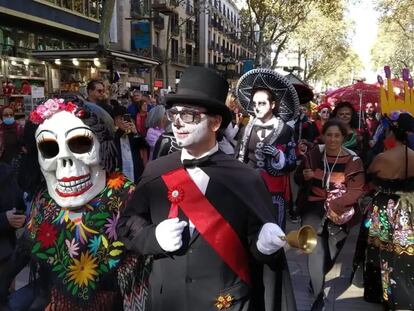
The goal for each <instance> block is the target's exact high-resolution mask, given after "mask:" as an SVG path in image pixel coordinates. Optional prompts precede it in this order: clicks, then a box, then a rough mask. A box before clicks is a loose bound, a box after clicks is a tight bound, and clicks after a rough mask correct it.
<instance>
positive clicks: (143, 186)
mask: <svg viewBox="0 0 414 311" xmlns="http://www.w3.org/2000/svg"><path fill="white" fill-rule="evenodd" d="M180 155H181V153H180V152H176V153H173V154H170V155H168V156H165V157H162V158H160V159H158V160H155V161H153V162H150V163H149V164H148V166H147V167H146V169H145V171H144V174H143V176H142V180H141V181H140V183H139V184H138V187H137V190H136V192H135V194H134V197H133V199H132V200H131V202H130V204H129V205H128V207H127V208H126V210H125V212H124V214H123V215H122V216H121V219H120V225H119V233H120V235H121V236H123V237H124V242H125V244H126V246H127V247H128V248H130V249H131V250H133V251H135V252H137V253H139V254H142V255H153V256H154V262H153V266H152V272H151V275H150V286H151V308H150V309H149V310H154V311H158V310H159V311H162V310H171V311H175V310H176V311H192V310H200V311H204V310H206V311H207V310H211V311H213V310H217V308H216V307H215V306H214V302H215V300H216V299H217V297H218V296H219V295H222V294H224V295H225V294H230V295H232V296H233V297H234V298H235V303H234V304H233V307H232V308H231V309H229V310H257V311H260V310H264V309H262V307H259V305H260V306H263V305H264V302H263V301H261V299H263V292H262V293H261V294H262V298H261V299H256V298H255V297H253V294H252V293H254V292H255V290H254V288H253V289H252V288H251V287H250V286H249V285H248V284H246V283H244V282H243V281H241V280H240V278H239V277H238V276H237V275H236V274H235V273H234V272H233V271H232V270H231V269H230V268H229V267H228V266H227V265H226V264H225V263H224V262H223V261H222V260H221V258H220V257H219V256H218V255H217V253H216V252H215V251H214V249H213V248H212V247H211V246H210V245H209V244H208V243H207V242H206V240H205V239H204V238H203V237H202V236H201V235H200V234H199V233H198V232H197V231H195V232H194V233H193V235H192V237H191V238H190V236H189V232H188V229H187V228H186V230H185V231H184V233H183V246H182V247H181V249H180V250H178V251H177V252H174V253H166V252H164V251H163V250H162V249H161V247H160V246H159V244H158V242H157V240H156V237H155V228H156V226H157V225H158V224H159V223H160V222H161V221H163V220H165V219H167V217H168V212H169V209H170V205H171V204H170V202H169V201H168V198H167V187H166V185H165V184H164V182H163V180H162V179H161V175H162V174H164V173H167V172H169V171H171V170H173V169H176V168H178V167H181V161H180ZM201 169H202V170H203V171H204V172H205V173H206V174H207V175H208V176H209V177H210V181H209V183H208V186H207V189H206V194H205V196H206V197H207V199H208V200H209V201H210V202H211V203H212V205H213V206H214V207H215V208H216V209H217V210H218V211H219V213H220V214H221V215H222V216H223V217H224V218H225V219H226V221H227V222H228V223H229V224H230V225H231V226H232V228H233V229H234V230H235V232H236V233H237V234H238V236H239V238H240V240H241V242H242V243H243V244H244V246H245V248H246V249H247V250H248V251H249V252H250V254H251V256H250V261H251V262H250V264H251V265H252V273H253V274H256V273H257V271H256V270H257V269H256V265H255V263H256V262H257V261H260V262H269V263H271V262H274V261H275V258H277V257H279V255H280V252H278V253H276V254H275V255H273V256H265V255H262V254H260V253H259V251H258V250H257V248H256V241H257V237H258V234H259V231H260V229H261V226H262V225H263V224H264V223H266V222H275V221H276V220H275V219H276V218H275V215H274V212H273V209H272V202H271V198H270V195H269V192H268V191H267V189H266V186H265V184H264V182H263V180H262V179H261V177H260V176H259V175H258V174H257V173H256V172H255V171H254V170H253V169H251V168H249V167H247V166H246V165H244V164H243V163H240V162H239V161H237V160H235V159H233V158H231V157H228V156H227V155H225V154H223V153H222V152H220V151H219V152H217V153H215V154H214V155H212V156H211V158H210V162H209V163H208V164H207V165H206V166H203V167H201ZM179 218H180V219H182V220H186V221H188V219H187V218H186V216H185V215H184V214H183V213H182V212H181V211H180V213H179ZM227 247H229V248H231V247H232V246H231V245H228V246H227ZM282 253H283V251H282ZM260 273H261V272H260V271H259V274H260ZM253 276H254V275H253ZM253 285H254V286H256V282H255V281H254V282H253ZM256 300H258V301H257V302H256ZM249 308H250V309H249ZM269 310H270V309H269ZM272 310H278V309H272ZM280 310H281V309H280ZM284 310H286V309H284Z"/></svg>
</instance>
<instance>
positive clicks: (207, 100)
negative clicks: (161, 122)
mask: <svg viewBox="0 0 414 311" xmlns="http://www.w3.org/2000/svg"><path fill="white" fill-rule="evenodd" d="M228 90H229V84H228V83H227V81H226V80H225V79H224V78H223V77H222V76H220V75H219V74H217V73H216V72H215V71H214V70H211V69H208V68H204V67H196V66H192V67H188V68H187V69H186V70H185V71H184V73H183V75H182V77H181V79H180V83H179V84H178V87H177V92H176V93H175V94H169V95H167V96H165V107H166V108H167V109H169V108H171V107H172V105H173V104H191V105H194V106H200V107H203V108H206V109H207V112H208V113H211V114H218V115H221V116H222V118H223V121H222V122H221V127H222V128H225V127H227V125H228V124H229V123H230V121H231V118H232V117H231V113H230V110H229V108H227V106H226V104H225V102H226V97H227V92H228Z"/></svg>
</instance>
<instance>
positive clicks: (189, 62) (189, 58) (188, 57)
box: [185, 54, 194, 66]
mask: <svg viewBox="0 0 414 311" xmlns="http://www.w3.org/2000/svg"><path fill="white" fill-rule="evenodd" d="M185 64H186V65H188V66H191V65H193V64H194V63H193V56H192V55H188V54H186V55H185Z"/></svg>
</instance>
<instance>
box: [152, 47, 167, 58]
mask: <svg viewBox="0 0 414 311" xmlns="http://www.w3.org/2000/svg"><path fill="white" fill-rule="evenodd" d="M152 55H153V57H154V58H155V59H158V60H164V58H165V50H163V49H161V48H159V47H157V46H154V45H153V46H152Z"/></svg>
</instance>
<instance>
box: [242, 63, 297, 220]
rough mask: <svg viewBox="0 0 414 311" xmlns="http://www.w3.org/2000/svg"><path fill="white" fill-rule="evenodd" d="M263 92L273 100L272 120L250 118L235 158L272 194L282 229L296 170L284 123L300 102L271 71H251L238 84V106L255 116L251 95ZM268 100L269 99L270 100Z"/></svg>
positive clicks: (289, 133) (290, 138) (290, 136)
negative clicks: (254, 172) (255, 172)
mask: <svg viewBox="0 0 414 311" xmlns="http://www.w3.org/2000/svg"><path fill="white" fill-rule="evenodd" d="M256 90H266V91H268V92H270V93H272V95H273V96H274V99H276V106H277V109H275V110H276V111H274V112H273V113H274V116H273V117H272V118H271V119H270V120H268V121H267V122H265V123H263V122H262V120H261V119H260V118H258V117H256V118H252V119H251V120H250V122H249V124H248V125H247V126H246V127H245V130H244V133H243V136H242V139H241V141H240V142H239V146H238V152H237V153H236V154H237V158H238V159H239V160H240V161H241V162H244V163H247V164H248V165H249V166H251V167H253V168H255V169H256V170H258V171H259V172H260V174H261V175H262V177H263V179H264V180H265V182H266V185H267V187H268V190H269V192H270V193H271V194H272V200H273V204H274V206H275V208H276V210H277V212H278V221H279V224H280V225H281V226H282V228H284V225H285V216H284V215H285V206H286V203H287V201H288V200H289V199H290V188H289V174H288V173H289V172H291V171H292V170H294V169H295V166H296V154H295V147H296V145H295V142H294V135H293V129H292V128H291V127H290V126H288V125H287V124H286V123H287V122H288V121H290V120H292V119H294V118H295V117H296V115H297V113H298V108H299V98H298V96H297V93H296V91H295V89H294V87H293V85H292V84H291V83H290V82H289V81H288V80H287V79H286V78H285V77H283V76H281V75H279V74H277V73H276V72H274V71H272V70H270V69H254V70H251V71H249V72H247V73H246V74H245V75H244V76H242V77H241V78H240V80H239V84H238V86H237V96H238V99H239V101H240V104H241V105H242V106H243V107H244V109H245V110H246V111H247V112H249V113H250V114H251V115H253V116H255V115H256V114H257V111H255V108H254V103H253V95H254V94H255V91H256ZM269 100H270V99H269Z"/></svg>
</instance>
